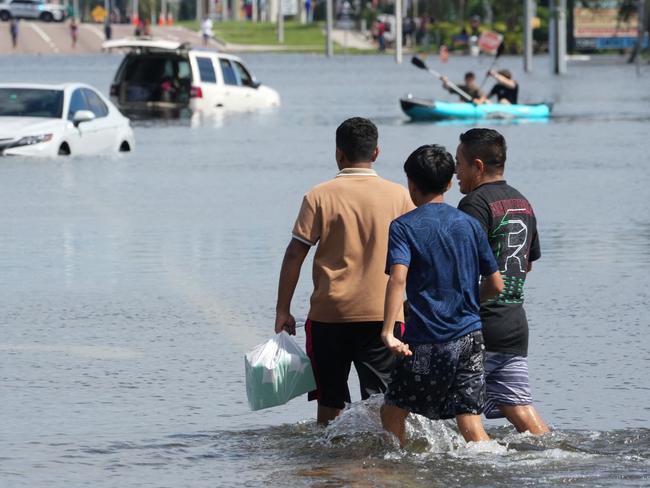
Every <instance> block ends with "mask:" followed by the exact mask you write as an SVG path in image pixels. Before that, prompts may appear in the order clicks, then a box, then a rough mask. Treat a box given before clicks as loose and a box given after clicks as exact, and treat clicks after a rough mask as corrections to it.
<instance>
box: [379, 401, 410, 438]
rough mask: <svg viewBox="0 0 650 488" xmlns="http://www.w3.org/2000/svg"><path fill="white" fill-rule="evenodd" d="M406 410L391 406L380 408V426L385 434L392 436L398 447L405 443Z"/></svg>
mask: <svg viewBox="0 0 650 488" xmlns="http://www.w3.org/2000/svg"><path fill="white" fill-rule="evenodd" d="M408 414H409V412H408V410H404V409H403V408H399V407H395V406H393V405H386V404H384V405H382V406H381V425H382V426H383V427H384V429H385V430H386V431H387V432H390V433H391V434H394V435H395V437H397V439H398V440H399V445H400V447H404V444H405V442H406V429H405V425H404V422H405V420H406V417H407V416H408Z"/></svg>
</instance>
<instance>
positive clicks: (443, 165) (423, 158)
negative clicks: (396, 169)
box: [404, 144, 455, 195]
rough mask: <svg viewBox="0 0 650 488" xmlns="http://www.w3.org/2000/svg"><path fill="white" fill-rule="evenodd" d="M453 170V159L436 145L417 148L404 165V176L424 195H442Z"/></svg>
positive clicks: (442, 148)
mask: <svg viewBox="0 0 650 488" xmlns="http://www.w3.org/2000/svg"><path fill="white" fill-rule="evenodd" d="M454 170H455V165H454V158H453V157H452V155H451V154H449V153H448V152H447V150H446V149H445V148H444V147H443V146H439V145H438V144H429V145H426V146H420V147H418V148H417V149H416V150H415V151H413V152H412V153H411V155H410V156H409V157H408V159H407V160H406V162H405V163H404V172H405V173H406V176H408V179H409V180H411V181H412V182H413V184H414V185H415V186H416V187H417V189H418V190H420V191H421V192H422V193H424V194H434V195H442V194H443V193H444V192H445V191H446V190H447V185H449V182H450V181H451V178H452V177H453V176H454Z"/></svg>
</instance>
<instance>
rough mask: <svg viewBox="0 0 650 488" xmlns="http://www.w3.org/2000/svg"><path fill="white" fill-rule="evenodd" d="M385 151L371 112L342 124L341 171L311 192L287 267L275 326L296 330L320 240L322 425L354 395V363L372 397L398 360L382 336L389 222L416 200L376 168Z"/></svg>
mask: <svg viewBox="0 0 650 488" xmlns="http://www.w3.org/2000/svg"><path fill="white" fill-rule="evenodd" d="M378 154H379V148H378V147H377V128H376V127H375V125H374V124H373V123H372V122H371V121H370V120H367V119H363V118H360V117H354V118H351V119H348V120H346V121H345V122H343V123H342V124H341V125H340V126H339V127H338V129H337V130H336V163H337V165H338V168H339V173H338V174H337V175H336V177H335V178H334V179H332V180H329V181H326V182H325V183H321V184H320V185H317V186H315V187H314V188H312V189H311V190H310V191H309V192H308V193H307V194H306V195H305V197H304V199H303V202H302V206H301V208H300V213H299V214H298V218H297V220H296V223H295V225H294V228H293V236H292V239H291V241H290V242H289V245H288V246H287V250H286V252H285V255H284V260H283V262H282V270H281V271H280V282H279V286H278V300H277V305H276V318H275V331H276V332H280V331H281V330H282V329H285V330H286V331H288V332H289V333H290V334H295V330H296V321H295V319H294V317H293V316H292V315H291V312H290V307H291V299H292V298H293V294H294V291H295V289H296V285H297V283H298V278H299V276H300V268H301V267H302V263H303V262H304V260H305V257H306V256H307V253H308V252H309V249H310V248H311V247H312V246H316V255H315V256H314V267H313V282H314V292H313V293H312V296H311V308H310V310H309V319H308V321H307V324H306V333H307V354H309V357H310V358H311V361H312V366H313V369H314V375H315V377H316V385H317V389H316V390H315V391H313V392H311V393H310V394H309V399H310V400H314V399H317V400H318V415H317V421H318V423H319V424H320V425H326V424H327V423H328V422H330V421H331V420H333V419H334V418H335V417H336V416H337V415H338V414H339V413H340V412H341V410H342V409H343V407H344V406H345V403H346V402H348V403H349V402H350V391H349V390H348V385H347V381H348V375H349V373H350V366H351V365H352V363H354V366H355V369H356V370H357V373H358V375H359V380H360V386H361V397H362V398H363V399H366V398H368V397H369V396H370V395H372V394H374V393H380V392H384V391H385V389H386V383H387V381H388V378H389V376H390V372H391V370H392V366H393V362H394V358H393V356H392V354H391V353H390V351H389V350H388V349H386V347H385V346H384V344H383V343H382V340H381V329H382V321H383V317H384V295H385V292H386V283H387V280H388V277H387V276H386V274H385V273H384V270H385V267H386V256H387V250H388V228H389V225H390V223H391V221H392V220H393V219H395V218H397V217H399V216H400V215H402V214H404V213H406V212H408V211H410V210H412V209H413V208H415V207H414V205H413V203H412V202H411V199H410V197H409V193H408V191H407V190H406V188H404V187H402V186H400V185H398V184H397V183H392V182H390V181H387V180H384V179H383V178H380V177H379V176H377V173H376V172H375V171H374V170H373V169H372V165H373V163H374V162H375V160H376V159H377V156H378ZM398 320H400V321H403V317H401V316H400V317H398Z"/></svg>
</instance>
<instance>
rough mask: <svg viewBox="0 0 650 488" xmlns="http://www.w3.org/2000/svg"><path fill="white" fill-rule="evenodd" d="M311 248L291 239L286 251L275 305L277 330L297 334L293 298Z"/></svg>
mask: <svg viewBox="0 0 650 488" xmlns="http://www.w3.org/2000/svg"><path fill="white" fill-rule="evenodd" d="M309 249H310V246H308V245H307V244H305V243H303V242H300V241H299V240H297V239H291V242H289V245H288V246H287V250H286V251H285V253H284V259H283V260H282V268H281V269H280V280H279V283H278V301H277V304H276V306H275V332H281V331H282V329H284V330H286V331H287V332H288V333H289V334H291V335H295V334H296V319H294V318H293V316H292V315H291V300H292V298H293V293H294V292H295V291H296V285H297V284H298V278H300V268H301V267H302V263H303V262H304V261H305V258H306V257H307V253H309Z"/></svg>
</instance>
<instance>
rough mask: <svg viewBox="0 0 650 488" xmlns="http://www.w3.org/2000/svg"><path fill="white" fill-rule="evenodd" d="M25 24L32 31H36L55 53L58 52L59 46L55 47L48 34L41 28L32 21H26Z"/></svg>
mask: <svg viewBox="0 0 650 488" xmlns="http://www.w3.org/2000/svg"><path fill="white" fill-rule="evenodd" d="M27 25H29V26H30V27H31V28H32V29H33V30H34V32H36V33H37V34H38V35H39V36H40V37H41V39H43V40H44V41H45V43H46V44H47V45H48V46H50V47H51V48H52V51H54V52H55V53H58V52H59V48H58V47H56V44H54V43H53V42H52V39H50V36H48V35H47V34H46V33H45V31H44V30H43V29H41V28H40V27H39V26H37V25H36V24H35V23H34V22H27Z"/></svg>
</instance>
